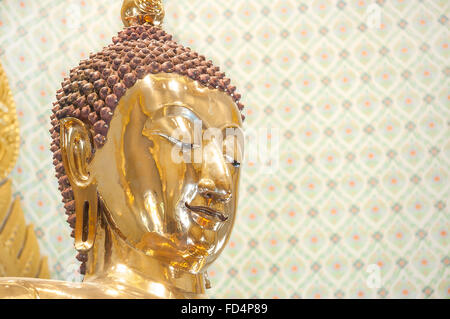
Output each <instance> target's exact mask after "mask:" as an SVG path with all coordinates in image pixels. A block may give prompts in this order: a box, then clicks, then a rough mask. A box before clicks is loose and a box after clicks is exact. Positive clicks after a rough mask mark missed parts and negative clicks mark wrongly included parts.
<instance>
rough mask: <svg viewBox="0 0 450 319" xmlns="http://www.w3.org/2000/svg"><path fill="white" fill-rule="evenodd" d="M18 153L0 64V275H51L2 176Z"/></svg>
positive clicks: (15, 126)
mask: <svg viewBox="0 0 450 319" xmlns="http://www.w3.org/2000/svg"><path fill="white" fill-rule="evenodd" d="M18 154H19V124H18V121H17V115H16V106H15V104H14V100H13V97H12V93H11V90H10V88H9V85H8V79H7V78H6V74H5V72H4V70H3V68H2V66H1V64H0V277H4V276H16V277H39V278H50V275H49V271H48V265H47V258H46V257H44V258H41V255H40V252H39V245H38V242H37V238H36V234H35V233H34V230H33V225H31V224H30V225H26V222H25V216H24V212H23V210H22V208H21V204H20V199H19V197H16V198H15V199H14V198H13V193H12V182H11V180H10V179H5V178H6V177H7V176H8V174H9V173H10V172H11V170H12V168H13V167H14V165H15V163H16V160H17V156H18Z"/></svg>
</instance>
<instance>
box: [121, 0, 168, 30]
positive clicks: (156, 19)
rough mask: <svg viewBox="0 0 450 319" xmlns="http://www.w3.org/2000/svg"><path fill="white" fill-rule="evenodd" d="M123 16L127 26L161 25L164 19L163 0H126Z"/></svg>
mask: <svg viewBox="0 0 450 319" xmlns="http://www.w3.org/2000/svg"><path fill="white" fill-rule="evenodd" d="M121 16H122V22H123V24H124V25H125V26H126V27H128V26H131V25H142V24H150V25H154V26H160V25H161V24H162V22H163V19H164V8H163V4H162V0H124V1H123V4H122V10H121Z"/></svg>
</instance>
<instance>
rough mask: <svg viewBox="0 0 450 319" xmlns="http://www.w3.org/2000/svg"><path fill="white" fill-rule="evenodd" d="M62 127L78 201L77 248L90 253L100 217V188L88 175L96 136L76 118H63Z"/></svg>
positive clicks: (65, 156) (69, 173)
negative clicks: (98, 188)
mask: <svg viewBox="0 0 450 319" xmlns="http://www.w3.org/2000/svg"><path fill="white" fill-rule="evenodd" d="M60 127H61V132H60V133H61V134H60V145H61V157H62V161H63V164H64V169H65V172H66V175H67V178H68V180H69V183H70V186H71V188H72V192H73V197H74V201H75V248H76V249H77V250H78V251H80V252H87V251H89V250H90V249H91V248H92V246H93V245H94V240H95V233H96V226H97V217H98V197H97V185H96V183H95V180H94V178H93V177H92V176H91V175H90V174H89V172H88V164H89V162H90V160H91V158H92V155H93V153H94V146H93V141H92V135H91V133H90V130H89V128H88V127H87V126H86V125H85V124H84V123H83V122H82V121H80V120H78V119H76V118H73V117H69V118H64V119H62V120H61V121H60Z"/></svg>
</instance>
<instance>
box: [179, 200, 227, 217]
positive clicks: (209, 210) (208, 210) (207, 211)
mask: <svg viewBox="0 0 450 319" xmlns="http://www.w3.org/2000/svg"><path fill="white" fill-rule="evenodd" d="M184 204H185V206H186V207H187V208H188V209H190V210H192V211H194V212H198V213H204V214H206V215H208V216H212V217H216V218H218V219H220V220H221V221H223V222H224V221H226V220H227V219H228V217H226V216H224V215H223V214H222V213H221V212H219V211H217V210H215V209H212V208H211V207H206V206H191V205H189V204H188V203H187V202H186V203H184Z"/></svg>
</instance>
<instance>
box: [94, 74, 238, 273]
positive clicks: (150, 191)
mask: <svg viewBox="0 0 450 319" xmlns="http://www.w3.org/2000/svg"><path fill="white" fill-rule="evenodd" d="M241 126H242V121H241V115H240V112H239V110H238V108H237V107H236V104H235V103H234V102H233V100H232V98H231V97H230V96H228V95H227V94H225V93H223V92H220V91H218V90H212V89H209V88H206V87H203V86H201V85H200V84H199V83H198V82H196V81H193V80H191V79H189V78H186V77H182V76H179V75H176V74H166V73H159V74H150V75H147V76H146V77H145V78H143V79H142V80H139V81H138V82H136V84H135V85H134V86H133V87H132V88H130V89H129V90H128V91H127V93H126V94H125V95H124V96H123V97H122V98H121V100H120V103H119V105H118V106H117V109H116V110H115V113H114V116H113V119H112V121H111V123H110V128H109V131H108V139H107V142H106V144H105V145H104V146H103V147H102V148H100V149H99V150H97V151H96V153H95V156H94V158H93V160H92V161H91V163H90V164H89V167H88V171H89V174H90V176H92V177H93V178H94V179H95V181H96V184H97V189H98V193H99V195H100V198H101V200H102V202H103V205H104V206H105V208H106V214H107V218H108V220H109V221H110V223H111V225H112V227H114V228H116V230H117V233H118V234H120V235H121V236H122V238H123V239H124V240H125V241H126V242H127V243H128V244H129V245H131V246H132V247H134V248H135V249H138V250H140V251H142V252H144V253H145V254H147V255H149V256H154V257H156V258H158V259H160V260H162V261H163V262H166V263H168V264H170V265H171V266H173V267H176V268H181V269H185V270H188V271H190V272H199V271H201V270H204V269H205V268H206V267H207V266H208V265H209V264H210V263H211V262H213V261H214V260H215V259H216V258H217V257H218V255H219V254H220V252H221V251H222V249H223V248H224V246H225V244H226V242H227V240H228V238H229V237H230V234H231V230H232V227H233V224H234V220H235V212H236V206H237V201H238V190H239V176H240V167H239V166H240V162H241V160H242V156H243V139H242V132H241Z"/></svg>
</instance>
